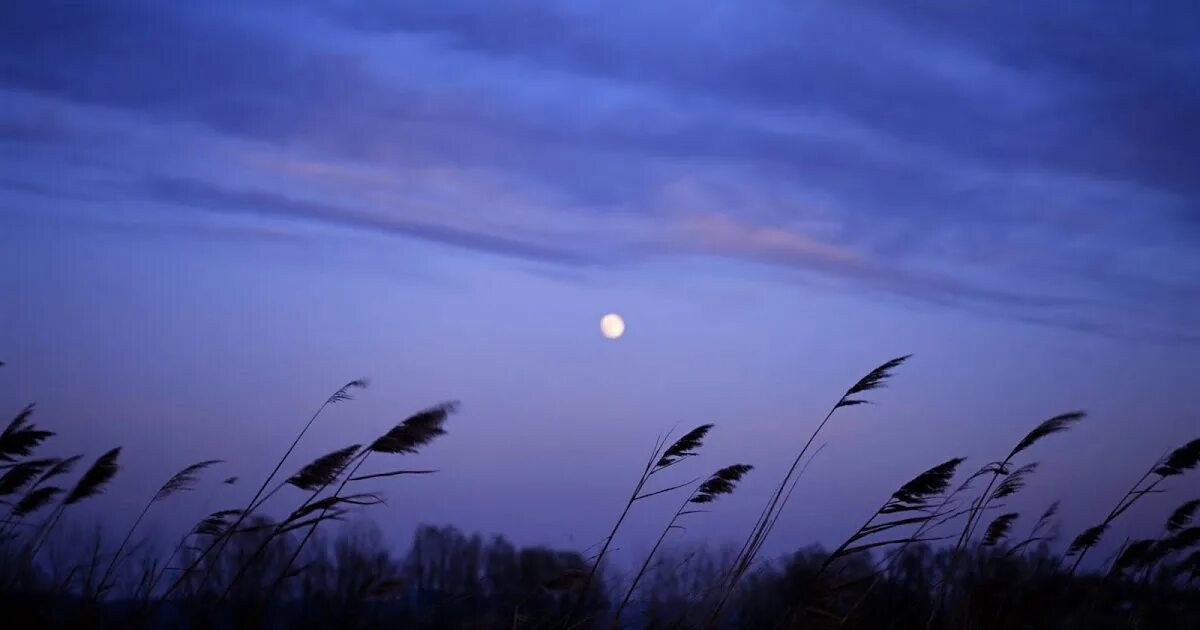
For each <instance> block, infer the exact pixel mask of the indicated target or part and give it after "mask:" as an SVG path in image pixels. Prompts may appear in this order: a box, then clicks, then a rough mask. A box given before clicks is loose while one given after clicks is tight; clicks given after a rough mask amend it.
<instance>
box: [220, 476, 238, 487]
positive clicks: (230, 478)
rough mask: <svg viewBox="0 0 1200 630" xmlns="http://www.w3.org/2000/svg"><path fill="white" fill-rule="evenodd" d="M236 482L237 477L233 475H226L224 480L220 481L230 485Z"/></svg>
mask: <svg viewBox="0 0 1200 630" xmlns="http://www.w3.org/2000/svg"><path fill="white" fill-rule="evenodd" d="M237 482H238V478H237V477H236V476H234V477H226V478H225V481H222V482H221V483H223V484H225V485H227V486H232V485H233V484H235V483H237Z"/></svg>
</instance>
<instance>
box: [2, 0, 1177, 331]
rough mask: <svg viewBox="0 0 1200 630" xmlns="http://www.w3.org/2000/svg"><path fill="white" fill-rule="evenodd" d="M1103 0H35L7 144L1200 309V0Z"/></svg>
mask: <svg viewBox="0 0 1200 630" xmlns="http://www.w3.org/2000/svg"><path fill="white" fill-rule="evenodd" d="M1096 4H1097V8H1094V9H1093V8H1092V7H1077V8H1073V9H1071V11H1067V10H1066V9H1063V8H1054V9H1047V10H1046V11H1044V12H1039V14H1038V15H1036V16H1035V15H1033V14H1031V13H1030V12H1028V11H1027V10H1020V9H1017V8H1007V7H999V8H989V9H986V10H981V11H975V10H971V11H968V10H967V9H965V8H963V9H952V10H932V9H930V10H918V9H915V8H912V7H908V6H907V5H899V6H897V5H896V4H895V3H886V2H884V3H874V2H868V3H854V4H849V3H835V4H822V5H814V6H800V5H794V4H792V3H777V2H764V3H756V4H754V5H753V6H751V5H747V4H746V3H744V2H715V3H708V4H706V5H705V7H704V8H702V9H697V8H696V7H695V5H694V4H691V3H688V4H684V3H681V2H678V3H675V2H668V3H653V4H648V5H641V6H638V7H634V8H631V9H629V10H628V11H622V12H614V11H611V10H609V8H608V7H607V6H606V5H604V4H602V3H595V2H538V3H526V2H512V3H493V2H482V1H470V0H455V1H450V2H442V3H436V4H428V3H393V2H371V1H365V2H356V3H338V4H335V5H320V6H317V7H308V8H305V7H301V6H298V5H294V4H291V3H277V2H265V3H236V4H235V3H230V4H228V5H221V10H220V11H211V10H208V9H207V8H206V9H205V10H201V8H199V7H198V6H194V5H187V4H168V5H164V4H160V3H142V2H133V1H130V2H111V3H107V2H106V3H86V4H83V5H79V4H77V3H64V4H61V5H60V4H59V3H56V2H39V3H26V4H23V5H22V6H20V7H19V8H18V9H16V10H14V11H13V12H11V13H12V14H11V15H10V16H9V17H10V19H8V20H6V21H5V24H4V25H3V26H0V29H2V30H3V33H2V34H3V38H2V39H0V70H3V71H2V72H0V106H2V107H0V151H4V152H5V155H6V156H8V155H16V154H17V153H18V152H20V153H21V155H23V156H34V157H33V158H30V159H28V160H24V161H23V162H18V161H16V160H10V159H6V160H5V163H6V166H5V167H4V171H3V172H2V173H0V174H2V175H3V176H4V177H3V179H4V181H5V182H6V183H5V184H4V187H5V189H6V190H7V192H5V193H0V194H3V195H8V196H9V197H8V199H7V201H6V200H5V198H4V197H3V196H0V204H4V203H13V200H14V199H16V197H14V195H25V196H26V197H28V196H29V195H42V196H44V195H53V194H55V191H56V190H61V194H66V190H70V191H71V194H73V195H75V196H76V197H77V198H80V197H87V195H86V192H87V190H86V189H87V188H88V187H92V188H94V189H95V192H96V193H97V194H98V195H101V197H103V195H111V194H114V193H113V191H119V195H120V198H121V200H122V201H123V202H127V203H126V205H127V206H132V207H136V208H143V210H144V211H146V212H162V211H163V209H169V210H171V211H176V212H178V211H182V210H183V209H185V208H186V209H188V210H189V211H192V212H194V211H196V210H202V211H206V212H209V213H221V214H226V215H233V214H237V215H243V216H255V217H259V218H261V219H263V220H266V221H273V222H284V221H294V220H302V221H306V222H314V223H318V224H321V225H328V226H340V227H342V228H350V229H356V230H369V231H372V232H376V233H383V234H393V235H399V236H404V237H409V238H418V239H423V240H426V241H430V242H436V243H441V244H445V245H450V246H455V247H460V248H467V249H471V250H475V251H480V252H487V253H491V254H499V255H505V256H511V257H515V258H519V259H523V260H532V261H537V262H538V263H542V264H549V265H562V266H569V267H583V266H594V265H600V264H611V263H614V262H617V261H619V262H621V263H622V264H629V263H636V262H637V261H638V260H641V259H643V258H651V257H656V256H672V255H684V254H686V255H706V256H714V257H721V258H732V259H737V260H745V261H755V262H761V263H765V264H768V265H771V266H774V267H777V268H783V269H788V270H796V271H802V272H804V273H811V274H819V275H822V276H825V277H828V278H831V279H834V280H836V281H837V282H841V283H847V284H850V285H852V286H855V287H860V288H863V289H867V290H871V291H879V292H883V293H887V294H891V295H902V296H908V297H913V298H917V299H921V300H926V301H933V302H937V303H941V304H947V305H952V306H959V307H967V308H977V307H979V305H982V304H989V305H993V306H994V307H995V308H993V309H991V310H992V311H993V312H998V313H1000V314H1003V315H1006V316H1012V317H1015V318H1019V319H1025V320H1030V321H1039V322H1057V323H1058V324H1060V325H1064V326H1067V327H1072V328H1076V329H1082V328H1089V327H1091V328H1096V329H1118V328H1119V329H1122V330H1132V329H1137V330H1141V329H1143V328H1144V329H1153V330H1164V331H1184V330H1188V329H1193V328H1194V327H1195V325H1196V324H1197V323H1198V321H1200V320H1198V318H1200V281H1197V280H1196V278H1200V254H1197V252H1198V251H1200V248H1197V242H1198V241H1200V205H1198V203H1197V201H1196V200H1197V199H1200V196H1198V193H1200V187H1198V186H1200V184H1197V181H1198V180H1197V179H1196V178H1195V177H1194V175H1193V173H1194V172H1195V170H1196V169H1197V168H1198V167H1200V149H1197V147H1200V137H1198V136H1197V135H1196V134H1197V133H1200V131H1197V130H1200V118H1198V117H1200V96H1198V95H1200V83H1198V82H1200V78H1198V76H1200V75H1197V74H1196V73H1195V72H1194V68H1195V67H1196V65H1197V64H1200V45H1198V44H1197V43H1196V40H1195V38H1194V37H1189V36H1188V33H1189V32H1194V30H1193V31H1189V29H1188V28H1187V26H1188V25H1189V24H1193V25H1194V23H1195V21H1196V19H1197V15H1196V11H1195V9H1194V8H1191V7H1190V6H1187V5H1171V4H1155V5H1154V6H1141V7H1139V8H1136V9H1133V8H1129V7H1126V6H1125V5H1124V4H1123V3H1121V5H1120V6H1116V5H1115V4H1114V6H1099V5H1107V4H1110V3H1096ZM1122 7H1124V8H1122ZM1078 11H1082V12H1083V13H1078ZM266 13H269V14H270V15H271V16H272V20H271V21H269V22H264V21H263V20H261V19H257V18H261V17H262V15H263V14H266ZM996 25H1003V26H1004V28H996ZM1118 59H1119V60H1120V63H1116V60H1118ZM35 103H36V104H38V105H37V107H36V108H33V107H31V104H35ZM97 111H102V112H108V113H111V115H107V114H106V116H107V117H106V118H105V122H104V125H107V127H106V133H105V134H98V133H92V132H94V131H95V129H94V127H96V126H97V125H99V124H100V123H99V122H98V120H99V117H98V116H96V114H95V113H96V112H97ZM168 128H169V129H170V130H171V134H172V135H171V136H170V142H167V141H166V140H161V139H160V140H158V141H157V144H155V141H154V139H153V138H151V139H149V140H147V139H146V136H148V135H149V136H153V135H154V134H156V133H157V130H159V129H168ZM148 129H153V130H154V131H147V130H148ZM98 138H103V141H102V142H101V141H97V139H98ZM151 145H153V147H154V148H153V149H148V148H147V147H149V146H151ZM247 156H253V159H247ZM231 158H232V159H231ZM83 163H86V164H83ZM81 164H83V165H82V166H81ZM63 173H82V174H84V175H86V177H81V178H76V179H72V183H71V185H70V186H69V187H64V186H63V185H62V180H63ZM0 207H3V206H0ZM103 207H104V204H103V203H97V201H96V199H90V200H89V203H88V205H87V208H86V211H87V212H102V211H103ZM81 211H84V210H81ZM123 211H128V208H123ZM1147 295H1153V296H1154V297H1153V302H1147V299H1146V296H1147ZM1130 321H1137V322H1139V324H1138V326H1131V325H1129V322H1130ZM1072 322H1075V323H1073V324H1072ZM1083 322H1086V323H1083Z"/></svg>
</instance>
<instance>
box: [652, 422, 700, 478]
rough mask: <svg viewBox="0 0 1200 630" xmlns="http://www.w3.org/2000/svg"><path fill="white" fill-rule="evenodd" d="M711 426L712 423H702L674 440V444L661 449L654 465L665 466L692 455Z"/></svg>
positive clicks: (657, 466)
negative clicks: (661, 451)
mask: <svg viewBox="0 0 1200 630" xmlns="http://www.w3.org/2000/svg"><path fill="white" fill-rule="evenodd" d="M712 428H713V425H711V424H702V425H700V426H698V427H696V428H695V429H692V430H691V431H688V432H687V433H685V434H683V437H681V438H679V439H678V440H675V443H674V444H672V445H671V446H670V447H669V448H668V449H667V450H665V451H663V454H662V457H661V458H659V460H658V463H657V464H655V465H654V467H655V468H665V467H667V466H671V465H673V464H676V463H678V462H679V461H680V460H682V459H683V458H685V457H692V456H693V455H695V454H696V450H697V449H699V448H700V447H701V446H703V445H704V436H706V435H708V432H709V431H711V430H712Z"/></svg>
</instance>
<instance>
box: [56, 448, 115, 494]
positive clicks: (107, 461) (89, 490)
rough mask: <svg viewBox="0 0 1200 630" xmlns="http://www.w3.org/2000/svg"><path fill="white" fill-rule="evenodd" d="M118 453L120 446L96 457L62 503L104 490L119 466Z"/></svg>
mask: <svg viewBox="0 0 1200 630" xmlns="http://www.w3.org/2000/svg"><path fill="white" fill-rule="evenodd" d="M120 454H121V447H119V446H118V447H117V448H114V449H113V450H111V451H109V452H107V453H105V454H103V455H101V456H100V457H99V458H97V459H96V463H94V464H92V467H91V468H89V469H87V472H85V473H83V476H82V477H80V478H79V483H77V484H75V487H74V488H72V489H71V493H70V494H68V495H67V498H66V499H64V500H63V504H64V505H72V504H74V503H78V502H80V501H82V500H84V499H86V498H88V497H91V496H95V495H97V494H100V493H101V492H104V486H105V485H107V484H108V482H109V481H111V480H112V478H113V477H114V476H116V474H117V471H118V470H120V466H118V465H117V457H118V456H119V455H120Z"/></svg>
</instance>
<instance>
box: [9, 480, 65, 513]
mask: <svg viewBox="0 0 1200 630" xmlns="http://www.w3.org/2000/svg"><path fill="white" fill-rule="evenodd" d="M60 492H62V488H56V487H54V486H41V487H38V488H34V489H33V490H30V491H29V492H27V493H25V496H23V497H21V500H20V501H17V504H16V505H15V506H14V507H13V516H16V517H18V518H19V517H23V516H28V515H29V514H33V513H34V512H36V511H38V510H40V509H42V508H43V507H45V506H46V505H47V504H48V503H50V502H51V501H53V500H54V497H56V496H58V494H59V493H60Z"/></svg>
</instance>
